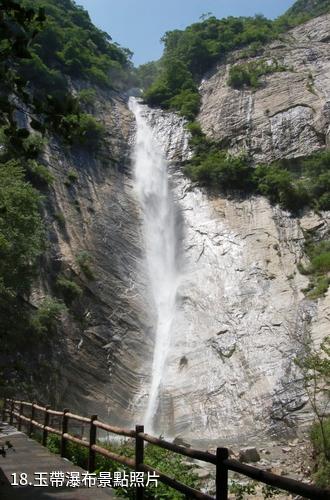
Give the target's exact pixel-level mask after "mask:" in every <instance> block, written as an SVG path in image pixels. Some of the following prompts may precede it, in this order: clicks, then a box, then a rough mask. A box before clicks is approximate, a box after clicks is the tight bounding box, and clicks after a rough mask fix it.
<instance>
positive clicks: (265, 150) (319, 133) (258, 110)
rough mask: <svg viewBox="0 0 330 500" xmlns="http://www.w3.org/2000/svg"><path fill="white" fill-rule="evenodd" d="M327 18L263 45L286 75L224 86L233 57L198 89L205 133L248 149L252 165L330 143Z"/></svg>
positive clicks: (233, 147)
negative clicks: (249, 85)
mask: <svg viewBox="0 0 330 500" xmlns="http://www.w3.org/2000/svg"><path fill="white" fill-rule="evenodd" d="M329 45H330V15H325V16H321V17H319V18H316V19H313V20H311V21H309V22H308V23H306V24H303V25H301V26H299V27H297V28H295V29H293V30H291V31H290V32H289V33H288V34H286V35H284V36H282V38H281V40H278V41H276V42H273V43H271V44H270V45H268V46H266V47H265V49H264V53H263V54H262V56H258V57H255V58H249V59H248V61H249V62H250V61H258V59H260V58H261V59H265V60H266V61H269V63H272V62H278V63H279V64H280V65H281V66H282V67H283V68H286V69H285V70H284V71H281V72H276V73H273V74H270V75H267V76H266V77H263V82H262V85H261V87H260V88H258V89H257V90H255V91H252V90H242V91H241V90H235V89H233V88H231V87H229V86H228V84H227V80H228V76H229V69H230V66H231V65H232V64H234V63H235V64H236V63H238V64H239V63H243V62H246V60H243V59H241V56H242V53H241V52H236V53H234V54H233V55H232V59H231V61H229V62H228V64H222V65H220V66H219V67H218V68H216V70H215V71H214V74H213V75H212V76H211V77H210V78H207V79H205V80H204V81H203V83H202V84H201V87H200V91H201V95H202V107H201V111H200V115H199V121H200V123H201V125H202V129H203V130H204V132H205V133H206V134H207V135H209V136H210V137H212V138H213V139H216V140H219V141H223V142H224V143H225V144H226V145H227V146H228V147H229V150H230V151H232V152H233V153H238V152H239V151H241V150H248V151H249V152H250V153H251V154H252V156H253V157H254V159H255V160H256V161H261V162H270V161H273V160H276V159H278V158H292V157H295V156H302V155H308V154H310V153H311V152H313V151H315V150H317V149H319V148H322V147H324V146H325V145H326V144H328V145H329V144H330V142H329V141H330V55H329V54H330V50H329V49H330V47H329Z"/></svg>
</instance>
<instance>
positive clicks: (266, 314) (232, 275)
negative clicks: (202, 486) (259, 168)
mask: <svg viewBox="0 0 330 500" xmlns="http://www.w3.org/2000/svg"><path fill="white" fill-rule="evenodd" d="M146 115H147V116H148V115H149V120H150V124H152V125H153V129H154V132H155V134H156V135H157V137H158V140H159V143H160V144H162V147H163V149H164V151H165V153H166V154H167V157H168V159H169V160H170V161H171V162H172V167H171V170H170V172H171V183H172V188H173V192H174V193H175V197H176V203H177V209H178V210H179V211H180V213H181V214H182V217H183V223H182V226H183V232H184V237H183V248H182V254H183V255H182V259H183V271H182V278H181V287H180V290H179V297H178V310H177V315H176V319H175V322H174V333H173V339H174V342H173V344H172V347H171V351H170V354H169V357H168V363H167V370H166V373H165V374H164V378H163V386H162V393H161V394H162V395H161V411H160V412H159V416H158V418H159V421H160V425H159V430H164V429H166V431H167V432H168V433H169V434H171V435H177V434H182V435H183V436H184V437H186V438H188V439H194V438H195V439H196V437H198V439H203V440H208V441H210V440H213V439H215V440H216V439H218V440H219V439H221V440H222V441H223V440H228V441H229V442H231V443H233V442H235V441H236V440H237V441H238V442H240V441H242V440H244V441H245V442H247V441H249V440H251V442H255V440H256V438H257V439H258V440H259V441H260V440H262V439H269V437H270V436H272V437H273V438H275V437H276V436H278V435H280V434H283V433H284V434H285V433H287V432H289V431H290V428H292V427H294V426H295V425H296V424H297V422H299V421H304V422H306V421H307V420H308V418H309V415H308V413H309V410H308V407H305V405H306V403H307V398H306V394H305V393H304V389H303V385H302V376H301V373H300V372H299V370H298V369H297V367H296V365H295V363H294V359H295V358H296V356H297V355H299V353H301V352H302V350H303V348H304V344H305V343H306V341H307V340H308V338H309V336H310V332H311V328H312V326H311V325H313V330H314V331H315V332H316V331H319V329H320V324H323V335H324V334H325V332H326V328H327V327H328V326H329V318H327V317H326V316H324V313H325V311H328V312H329V305H330V304H329V297H328V298H327V299H325V300H322V301H320V303H319V307H318V306H317V304H315V303H313V302H311V301H308V300H306V299H305V297H304V294H303V293H302V291H301V289H302V288H304V287H305V286H306V285H307V282H308V280H307V279H306V277H304V276H302V275H301V274H299V272H298V271H297V267H296V266H297V262H298V261H299V260H300V259H301V257H302V255H303V250H302V246H303V242H304V235H303V229H308V228H311V227H317V226H319V227H320V228H322V229H323V230H324V231H327V230H328V222H327V219H326V218H325V217H321V216H320V217H315V216H313V215H312V214H309V215H306V216H305V217H304V218H303V219H301V220H299V219H295V218H292V217H290V215H289V214H288V213H286V212H283V211H282V210H280V209H278V208H276V207H272V206H270V204H269V203H268V201H267V200H265V199H264V198H261V197H253V198H250V199H247V200H235V199H223V198H221V197H213V196H210V195H208V194H207V193H206V192H204V191H203V190H201V189H198V188H196V187H194V186H192V185H191V183H190V182H189V181H187V179H186V178H185V177H184V176H183V174H182V173H181V171H180V169H178V168H177V166H175V159H176V158H177V157H178V154H176V145H178V144H179V145H180V144H185V140H184V139H182V138H180V136H182V135H185V132H184V128H183V125H182V123H179V122H178V123H177V127H176V133H174V130H173V117H172V116H171V115H169V114H166V113H163V112H158V117H157V111H154V110H153V111H150V112H148V110H146ZM156 123H157V125H156ZM169 129H170V130H171V134H169V133H166V131H167V130H169ZM186 154H188V153H186ZM173 162H174V164H173ZM318 315H319V316H320V318H319V319H318ZM312 322H313V323H312Z"/></svg>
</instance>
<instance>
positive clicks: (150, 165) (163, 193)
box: [129, 97, 180, 432]
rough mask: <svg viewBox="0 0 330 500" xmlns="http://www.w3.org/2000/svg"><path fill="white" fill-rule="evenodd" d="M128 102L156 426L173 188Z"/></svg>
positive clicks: (170, 304) (166, 336)
mask: <svg viewBox="0 0 330 500" xmlns="http://www.w3.org/2000/svg"><path fill="white" fill-rule="evenodd" d="M129 107H130V110H131V111H132V112H133V114H134V116H135V120H136V142H135V147H134V151H133V163H134V175H135V182H136V190H137V195H138V199H139V203H140V206H141V210H142V214H143V230H144V242H145V254H146V263H147V269H148V277H149V280H150V287H151V292H152V298H153V301H154V304H155V308H156V314H157V322H156V325H155V332H154V354H153V363H152V373H151V386H150V389H149V397H148V404H147V409H146V413H145V427H146V429H147V431H148V432H153V431H154V426H155V420H156V416H157V410H158V408H159V402H160V394H161V387H162V380H163V377H164V374H165V367H166V359H167V354H168V352H169V348H170V345H171V333H172V323H173V319H174V316H175V310H176V294H177V288H178V285H179V281H180V276H179V272H178V269H177V265H176V248H177V242H176V231H175V207H174V202H173V199H172V197H171V193H170V189H169V183H168V172H167V167H168V165H167V161H166V160H165V158H164V156H163V154H162V151H161V148H160V145H159V144H158V142H157V141H156V139H155V138H154V136H153V134H152V130H151V128H150V126H149V125H148V123H147V121H146V119H145V118H144V116H143V106H142V105H141V104H139V102H138V100H137V99H136V98H134V97H131V98H130V100H129Z"/></svg>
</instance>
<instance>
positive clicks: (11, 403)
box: [2, 399, 330, 500]
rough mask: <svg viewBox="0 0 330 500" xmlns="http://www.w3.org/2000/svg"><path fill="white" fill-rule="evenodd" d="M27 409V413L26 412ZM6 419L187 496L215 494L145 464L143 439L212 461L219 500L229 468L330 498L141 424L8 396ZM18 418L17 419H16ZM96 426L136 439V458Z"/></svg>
mask: <svg viewBox="0 0 330 500" xmlns="http://www.w3.org/2000/svg"><path fill="white" fill-rule="evenodd" d="M27 411H28V413H29V414H28V415H27ZM36 412H39V413H42V414H43V421H42V423H41V422H38V420H37V419H36ZM2 413H3V415H2V417H3V421H5V420H6V418H7V417H8V418H9V423H10V424H11V425H13V424H15V425H17V428H18V430H21V429H22V424H23V423H25V424H26V433H27V434H28V436H30V437H31V435H32V432H33V429H34V428H37V429H40V430H41V431H42V444H43V445H44V446H46V444H47V438H48V434H49V433H51V434H56V435H58V436H60V438H61V456H62V457H65V456H66V446H67V443H68V442H69V441H70V442H72V443H76V444H78V445H80V446H84V447H86V448H88V450H89V453H88V471H89V472H93V471H94V470H95V457H96V454H97V453H98V454H100V455H103V456H104V457H107V458H110V459H111V460H114V461H116V462H118V463H120V464H122V465H125V466H127V467H130V468H132V469H134V470H135V471H137V472H146V473H153V474H156V475H158V476H159V480H160V481H161V482H162V483H164V484H166V485H168V486H170V487H171V488H174V489H175V490H177V491H179V492H181V493H183V494H184V495H186V497H187V498H198V499H209V500H213V499H214V497H212V496H210V495H207V494H206V493H202V492H201V491H198V490H195V489H194V488H191V487H189V486H187V485H185V484H183V483H181V482H180V481H177V480H176V479H174V478H171V477H169V476H167V475H166V474H163V473H162V472H161V471H159V470H157V469H154V468H152V467H150V466H148V465H146V464H145V463H144V442H147V443H150V444H152V445H155V446H158V447H160V448H163V449H165V450H169V451H172V452H174V453H178V454H179V455H183V456H186V457H189V458H193V459H197V460H201V461H203V462H206V463H209V464H213V465H215V466H216V497H215V498H216V500H227V499H228V471H234V472H238V473H239V474H242V475H244V476H247V477H249V478H251V479H254V480H256V481H259V482H261V483H263V484H267V485H269V486H273V487H275V488H279V489H281V490H285V491H287V492H289V493H293V494H296V495H300V496H301V497H303V498H310V499H313V500H330V490H326V489H322V488H318V487H316V486H312V485H309V484H305V483H302V482H300V481H296V480H294V479H291V478H287V477H283V476H278V475H276V474H272V473H271V472H266V471H264V470H261V469H258V468H257V467H252V466H250V465H246V464H242V463H241V462H239V461H237V460H234V459H231V458H229V453H228V449H227V448H217V452H216V454H213V453H209V452H204V451H200V450H196V449H193V448H187V447H185V446H179V445H176V444H174V443H170V442H168V441H165V440H163V439H159V438H156V437H153V436H150V435H149V434H146V433H145V432H144V427H143V426H142V425H137V426H136V427H135V430H129V429H121V428H119V427H115V426H112V425H108V424H105V423H104V422H100V421H99V420H98V418H97V416H96V415H92V416H91V417H90V418H87V417H82V416H80V415H75V414H74V413H70V411H69V410H68V409H65V410H63V411H56V410H52V409H51V408H50V407H49V406H45V407H43V406H40V405H38V404H36V403H29V402H25V401H16V400H13V399H5V400H4V406H3V412H2ZM54 419H60V429H56V428H54V427H52V426H51V425H50V424H52V422H50V421H54ZM14 420H15V422H14ZM70 420H74V421H76V422H78V423H80V424H82V425H87V426H88V428H89V440H88V441H87V440H86V439H82V437H81V438H78V437H76V436H73V435H72V434H70V433H69V432H68V428H69V425H68V424H69V421H70ZM97 429H101V430H103V431H106V432H108V433H112V434H116V435H119V436H124V437H128V438H132V439H134V440H135V459H134V460H133V459H131V458H128V457H125V456H122V455H118V454H116V453H113V452H112V451H110V450H108V449H106V448H103V447H102V446H100V445H99V444H97ZM143 497H144V489H143V488H142V487H139V488H136V499H137V500H142V499H143Z"/></svg>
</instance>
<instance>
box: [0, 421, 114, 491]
mask: <svg viewBox="0 0 330 500" xmlns="http://www.w3.org/2000/svg"><path fill="white" fill-rule="evenodd" d="M6 441H9V442H10V443H11V444H12V445H13V449H10V450H8V451H7V454H6V457H2V456H1V455H0V498H1V500H16V499H17V500H51V499H63V500H87V499H93V500H107V499H108V500H109V499H110V498H115V494H114V493H113V492H112V491H111V489H109V488H97V487H92V488H83V487H79V488H70V487H65V486H64V487H58V488H55V487H50V486H43V487H37V486H33V485H36V484H38V482H40V481H38V475H36V474H35V473H37V472H44V473H46V475H44V476H42V477H43V478H48V479H49V474H50V473H51V472H54V471H60V472H63V473H64V474H67V473H71V472H76V473H79V476H80V478H82V474H83V473H85V474H86V471H84V470H83V469H81V468H80V467H77V466H76V465H73V464H72V463H71V462H69V461H68V460H66V459H64V458H61V457H59V456H58V455H55V454H53V453H51V452H50V451H48V450H47V449H46V448H44V447H43V446H41V445H40V444H39V443H37V442H36V441H34V440H32V439H29V438H28V437H27V436H26V435H25V434H23V433H21V432H18V431H17V430H16V429H15V428H13V427H10V426H9V425H8V424H5V423H3V424H0V447H1V446H2V445H4V444H5V442H6ZM14 473H16V474H17V479H18V480H19V477H20V474H22V473H25V474H27V482H28V486H12V482H13V478H14V476H12V474H14ZM39 477H40V476H39Z"/></svg>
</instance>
